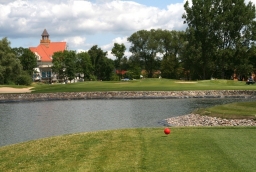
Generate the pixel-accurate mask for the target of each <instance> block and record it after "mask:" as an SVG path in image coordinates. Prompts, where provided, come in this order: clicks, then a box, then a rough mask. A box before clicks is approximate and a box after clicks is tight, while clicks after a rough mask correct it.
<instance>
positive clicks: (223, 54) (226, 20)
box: [183, 0, 256, 79]
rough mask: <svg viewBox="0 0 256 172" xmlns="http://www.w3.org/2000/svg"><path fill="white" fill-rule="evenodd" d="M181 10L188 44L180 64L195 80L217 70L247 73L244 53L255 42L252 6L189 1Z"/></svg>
mask: <svg viewBox="0 0 256 172" xmlns="http://www.w3.org/2000/svg"><path fill="white" fill-rule="evenodd" d="M184 8H185V11H186V12H185V14H184V15H183V18H184V19H185V23H187V24H188V28H187V30H186V34H187V41H188V44H187V47H186V52H185V56H184V57H185V58H184V59H183V61H184V65H185V67H186V68H187V69H188V70H189V71H190V72H191V74H192V75H193V77H194V79H196V78H197V79H206V78H209V77H212V76H213V75H214V74H216V72H217V71H224V72H225V71H228V70H239V71H240V72H242V73H246V72H247V71H245V70H244V69H245V68H244V66H247V65H248V60H246V58H247V57H245V56H244V54H246V52H247V51H248V49H249V47H250V46H251V43H252V41H254V40H255V28H256V27H255V26H256V24H255V21H254V19H255V6H254V5H252V3H251V2H249V3H248V4H247V5H246V4H245V2H244V0H237V1H234V0H225V1H224V0H207V1H204V0H192V5H190V4H189V2H188V1H187V2H186V3H185V5H184ZM248 70H250V69H249V68H248ZM217 73H219V72H217ZM221 75H222V77H224V76H226V74H225V73H222V74H221Z"/></svg>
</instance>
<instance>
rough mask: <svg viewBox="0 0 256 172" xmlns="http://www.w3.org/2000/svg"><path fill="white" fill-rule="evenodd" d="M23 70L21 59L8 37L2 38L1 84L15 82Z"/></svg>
mask: <svg viewBox="0 0 256 172" xmlns="http://www.w3.org/2000/svg"><path fill="white" fill-rule="evenodd" d="M21 72H22V65H21V63H20V60H19V59H17V58H16V56H15V54H14V53H13V51H12V49H11V47H10V42H9V41H8V40H7V38H3V39H2V40H0V79H1V80H0V84H13V83H14V82H15V80H16V79H17V77H18V76H19V75H20V74H21Z"/></svg>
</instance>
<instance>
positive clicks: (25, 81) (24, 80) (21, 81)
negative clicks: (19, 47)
mask: <svg viewBox="0 0 256 172" xmlns="http://www.w3.org/2000/svg"><path fill="white" fill-rule="evenodd" d="M15 84H17V85H27V86H29V85H31V84H32V78H31V75H29V74H27V73H25V72H23V73H22V74H21V75H19V76H18V77H17V79H16V81H15Z"/></svg>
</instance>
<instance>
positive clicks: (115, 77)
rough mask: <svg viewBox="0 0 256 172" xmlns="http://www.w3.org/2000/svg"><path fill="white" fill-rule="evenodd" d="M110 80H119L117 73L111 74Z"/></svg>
mask: <svg viewBox="0 0 256 172" xmlns="http://www.w3.org/2000/svg"><path fill="white" fill-rule="evenodd" d="M110 80H111V81H119V76H118V75H117V74H113V75H112V76H111V78H110Z"/></svg>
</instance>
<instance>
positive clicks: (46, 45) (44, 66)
mask: <svg viewBox="0 0 256 172" xmlns="http://www.w3.org/2000/svg"><path fill="white" fill-rule="evenodd" d="M41 36H42V39H41V40H40V44H39V45H38V46H37V47H29V49H30V50H31V51H32V52H33V53H35V55H36V57H37V68H35V71H36V73H34V76H33V80H54V79H56V75H55V74H54V73H52V69H51V67H52V55H53V54H54V53H55V52H58V51H64V50H66V48H67V44H66V42H51V40H50V39H49V36H50V35H49V34H48V32H47V30H46V29H44V31H43V33H42V35H41Z"/></svg>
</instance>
